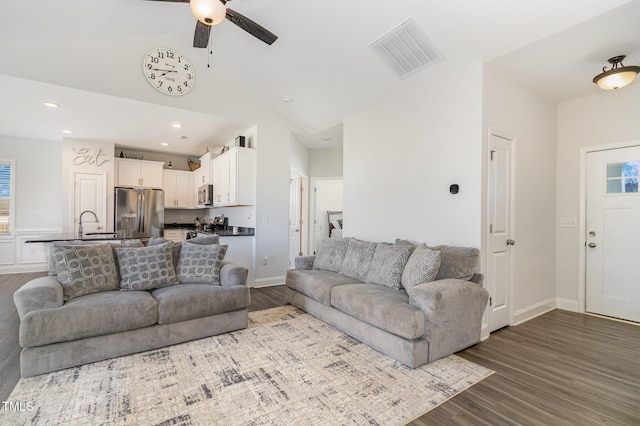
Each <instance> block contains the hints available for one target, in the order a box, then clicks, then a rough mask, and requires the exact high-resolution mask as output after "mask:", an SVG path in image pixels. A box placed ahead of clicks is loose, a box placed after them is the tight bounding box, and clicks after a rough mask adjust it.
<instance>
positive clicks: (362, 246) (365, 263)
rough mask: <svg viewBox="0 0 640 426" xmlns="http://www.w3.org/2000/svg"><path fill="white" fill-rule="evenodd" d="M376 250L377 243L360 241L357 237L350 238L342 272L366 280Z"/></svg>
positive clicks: (359, 279)
mask: <svg viewBox="0 0 640 426" xmlns="http://www.w3.org/2000/svg"><path fill="white" fill-rule="evenodd" d="M375 252H376V244H375V243H368V242H366V241H358V240H356V239H352V240H350V241H349V245H348V246H347V254H345V256H344V261H343V262H342V269H340V273H341V274H342V275H346V276H348V277H351V278H353V279H356V280H358V281H362V282H365V281H366V280H367V275H368V274H369V268H371V261H372V260H373V255H374V254H375Z"/></svg>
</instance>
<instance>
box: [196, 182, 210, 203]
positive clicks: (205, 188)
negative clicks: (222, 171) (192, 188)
mask: <svg viewBox="0 0 640 426" xmlns="http://www.w3.org/2000/svg"><path fill="white" fill-rule="evenodd" d="M198 205H199V206H212V205H213V185H202V186H200V187H198Z"/></svg>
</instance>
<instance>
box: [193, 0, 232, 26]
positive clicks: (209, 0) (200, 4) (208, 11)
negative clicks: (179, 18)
mask: <svg viewBox="0 0 640 426" xmlns="http://www.w3.org/2000/svg"><path fill="white" fill-rule="evenodd" d="M189 6H190V7H191V12H193V14H194V16H195V17H196V18H197V19H198V21H200V22H202V23H203V24H205V25H217V24H219V23H220V22H222V21H223V20H224V18H225V16H227V8H226V7H225V6H224V5H223V4H222V3H220V0H191V1H190V2H189Z"/></svg>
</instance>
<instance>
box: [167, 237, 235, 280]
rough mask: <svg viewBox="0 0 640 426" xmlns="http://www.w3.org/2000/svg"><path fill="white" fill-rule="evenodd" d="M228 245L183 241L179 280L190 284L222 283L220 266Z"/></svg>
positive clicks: (179, 263)
mask: <svg viewBox="0 0 640 426" xmlns="http://www.w3.org/2000/svg"><path fill="white" fill-rule="evenodd" d="M226 253H227V246H226V245H220V244H208V245H203V244H191V243H188V242H187V241H183V242H182V250H181V251H180V260H179V261H178V268H177V269H176V271H177V273H178V280H179V281H180V282H181V283H190V284H215V285H219V284H220V267H221V266H222V261H223V260H224V255H225V254H226Z"/></svg>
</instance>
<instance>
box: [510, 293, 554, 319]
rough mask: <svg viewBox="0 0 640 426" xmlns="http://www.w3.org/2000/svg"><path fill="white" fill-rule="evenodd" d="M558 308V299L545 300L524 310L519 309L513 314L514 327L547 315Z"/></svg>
mask: <svg viewBox="0 0 640 426" xmlns="http://www.w3.org/2000/svg"><path fill="white" fill-rule="evenodd" d="M555 308H556V299H555V297H554V298H552V299H547V300H543V301H542V302H539V303H536V304H535V305H531V306H527V307H526V308H524V309H519V310H518V311H516V312H514V314H513V322H514V324H513V325H519V324H522V323H523V322H525V321H529V320H530V319H533V318H535V317H537V316H540V315H542V314H544V313H547V312H549V311H551V310H553V309H555Z"/></svg>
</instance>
